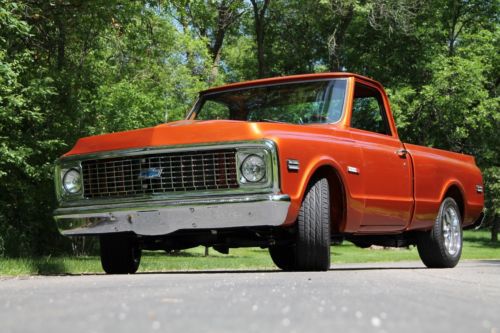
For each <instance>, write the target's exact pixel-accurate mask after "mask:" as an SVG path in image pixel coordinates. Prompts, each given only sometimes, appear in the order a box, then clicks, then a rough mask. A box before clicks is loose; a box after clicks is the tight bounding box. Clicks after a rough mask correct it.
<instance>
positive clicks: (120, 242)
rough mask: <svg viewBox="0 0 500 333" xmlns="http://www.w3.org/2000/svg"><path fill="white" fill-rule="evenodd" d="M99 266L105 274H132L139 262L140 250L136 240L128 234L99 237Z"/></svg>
mask: <svg viewBox="0 0 500 333" xmlns="http://www.w3.org/2000/svg"><path fill="white" fill-rule="evenodd" d="M100 243H101V264H102V268H103V269H104V271H105V272H106V273H107V274H133V273H135V272H137V269H138V268H139V264H140V262H141V248H140V247H139V244H138V242H137V238H136V237H134V236H132V235H128V234H110V235H102V236H101V237H100Z"/></svg>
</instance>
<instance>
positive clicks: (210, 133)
mask: <svg viewBox="0 0 500 333" xmlns="http://www.w3.org/2000/svg"><path fill="white" fill-rule="evenodd" d="M290 126H292V127H296V125H287V124H274V123H273V124H269V123H252V122H244V121H232V120H210V121H195V120H181V121H176V122H172V123H168V124H162V125H158V126H155V127H149V128H142V129H137V130H132V131H126V132H117V133H111V134H104V135H96V136H90V137H86V138H82V139H80V140H78V142H77V143H76V145H75V146H74V147H73V149H71V151H69V152H68V153H66V154H65V155H64V156H71V155H80V154H89V153H97V152H105V151H112V150H122V149H134V148H144V147H158V146H173V145H187V144H189V145H191V144H198V143H216V142H228V141H245V140H258V139H262V138H264V137H268V135H270V133H271V132H275V131H276V129H278V131H279V128H280V127H290Z"/></svg>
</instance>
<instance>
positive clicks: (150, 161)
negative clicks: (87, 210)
mask: <svg viewBox="0 0 500 333" xmlns="http://www.w3.org/2000/svg"><path fill="white" fill-rule="evenodd" d="M235 155H236V151H235V150H234V149H225V150H204V151H190V152H176V153H163V154H151V155H140V156H127V157H116V158H109V159H95V160H87V161H83V162H82V173H83V188H84V190H83V195H84V197H86V198H89V199H94V198H108V197H127V196H137V195H144V194H158V193H166V192H187V191H206V190H221V189H231V188H238V187H239V185H238V181H237V176H236V158H235Z"/></svg>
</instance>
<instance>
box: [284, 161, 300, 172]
mask: <svg viewBox="0 0 500 333" xmlns="http://www.w3.org/2000/svg"><path fill="white" fill-rule="evenodd" d="M286 165H287V168H288V171H299V169H300V163H299V161H298V160H287V161H286Z"/></svg>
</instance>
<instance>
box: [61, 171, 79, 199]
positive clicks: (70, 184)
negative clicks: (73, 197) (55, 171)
mask: <svg viewBox="0 0 500 333" xmlns="http://www.w3.org/2000/svg"><path fill="white" fill-rule="evenodd" d="M62 185H63V187H64V190H65V191H66V192H67V193H69V194H76V193H78V192H80V190H81V189H82V182H81V175H80V172H79V171H78V170H77V169H69V170H67V171H66V172H65V173H64V176H63V179H62Z"/></svg>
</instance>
